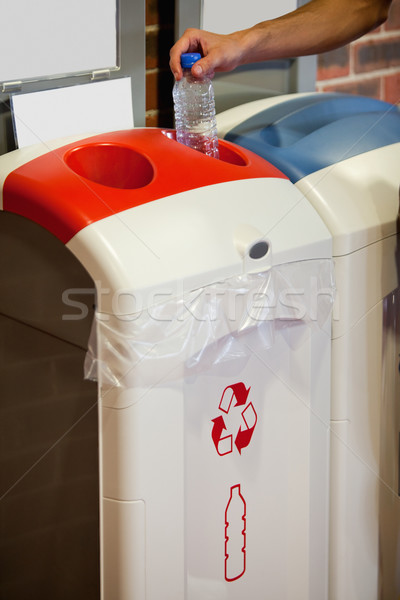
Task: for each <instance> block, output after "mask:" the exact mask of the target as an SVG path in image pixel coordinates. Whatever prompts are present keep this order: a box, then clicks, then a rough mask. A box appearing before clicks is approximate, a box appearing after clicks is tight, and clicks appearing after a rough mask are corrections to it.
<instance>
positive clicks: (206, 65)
mask: <svg viewBox="0 0 400 600" xmlns="http://www.w3.org/2000/svg"><path fill="white" fill-rule="evenodd" d="M192 74H193V75H194V77H205V76H207V77H213V76H214V65H213V63H212V61H211V60H209V58H208V57H204V58H201V59H200V60H198V61H197V62H196V63H195V64H194V65H193V67H192Z"/></svg>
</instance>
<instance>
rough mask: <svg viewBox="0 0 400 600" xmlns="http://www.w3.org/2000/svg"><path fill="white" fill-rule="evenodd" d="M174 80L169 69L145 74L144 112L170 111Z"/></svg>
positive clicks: (155, 70)
mask: <svg viewBox="0 0 400 600" xmlns="http://www.w3.org/2000/svg"><path fill="white" fill-rule="evenodd" d="M173 85H174V78H173V75H172V73H171V71H170V70H169V69H154V70H152V71H149V72H147V73H146V110H157V109H170V108H171V107H172V87H173Z"/></svg>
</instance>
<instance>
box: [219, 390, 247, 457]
mask: <svg viewBox="0 0 400 600" xmlns="http://www.w3.org/2000/svg"><path fill="white" fill-rule="evenodd" d="M250 389H251V388H250V387H249V388H246V386H245V385H244V383H242V382H239V383H234V384H232V385H228V386H227V387H226V388H225V389H224V391H223V392H222V396H221V400H220V403H219V410H220V411H221V412H223V413H224V414H225V415H226V416H225V420H229V421H230V422H234V419H232V417H233V416H238V415H234V414H233V413H237V411H239V413H240V425H239V428H237V427H236V429H235V431H233V432H232V431H231V432H229V431H228V429H227V425H226V424H225V420H224V417H223V415H219V416H218V417H215V419H212V423H213V427H212V432H211V437H212V440H213V442H214V446H215V449H216V451H217V452H218V454H219V456H225V455H226V454H231V452H233V451H234V446H236V449H237V450H238V452H239V454H241V453H242V450H243V448H246V447H247V446H248V445H249V444H250V442H251V438H252V437H253V433H254V429H255V426H256V423H257V413H256V411H255V409H254V406H253V404H252V403H251V402H249V403H247V399H248V396H249V392H250ZM243 407H244V408H243Z"/></svg>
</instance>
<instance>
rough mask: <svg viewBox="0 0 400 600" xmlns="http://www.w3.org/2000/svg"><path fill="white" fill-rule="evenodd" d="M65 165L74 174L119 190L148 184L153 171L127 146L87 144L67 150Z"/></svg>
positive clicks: (144, 160) (145, 160) (143, 159)
mask: <svg viewBox="0 0 400 600" xmlns="http://www.w3.org/2000/svg"><path fill="white" fill-rule="evenodd" d="M65 162H66V163H67V165H68V166H69V167H70V169H72V170H73V171H74V172H75V173H76V174H77V175H80V176H81V177H85V178H86V179H89V180H90V181H93V182H95V183H100V184H101V185H106V186H108V187H113V188H119V189H130V190H132V189H137V188H141V187H144V186H145V185H148V184H149V183H150V182H151V180H152V179H153V176H154V169H153V166H152V164H151V162H150V161H149V159H148V158H146V157H145V156H143V155H142V154H140V152H137V151H136V150H134V149H133V148H129V147H128V146H120V145H118V144H109V143H103V144H88V145H87V146H79V147H78V148H74V149H73V150H71V151H70V152H69V153H68V154H67V155H66V157H65Z"/></svg>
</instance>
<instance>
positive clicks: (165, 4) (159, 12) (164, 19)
mask: <svg viewBox="0 0 400 600" xmlns="http://www.w3.org/2000/svg"><path fill="white" fill-rule="evenodd" d="M174 21H175V1H174V0H146V25H157V24H159V25H174Z"/></svg>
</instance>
